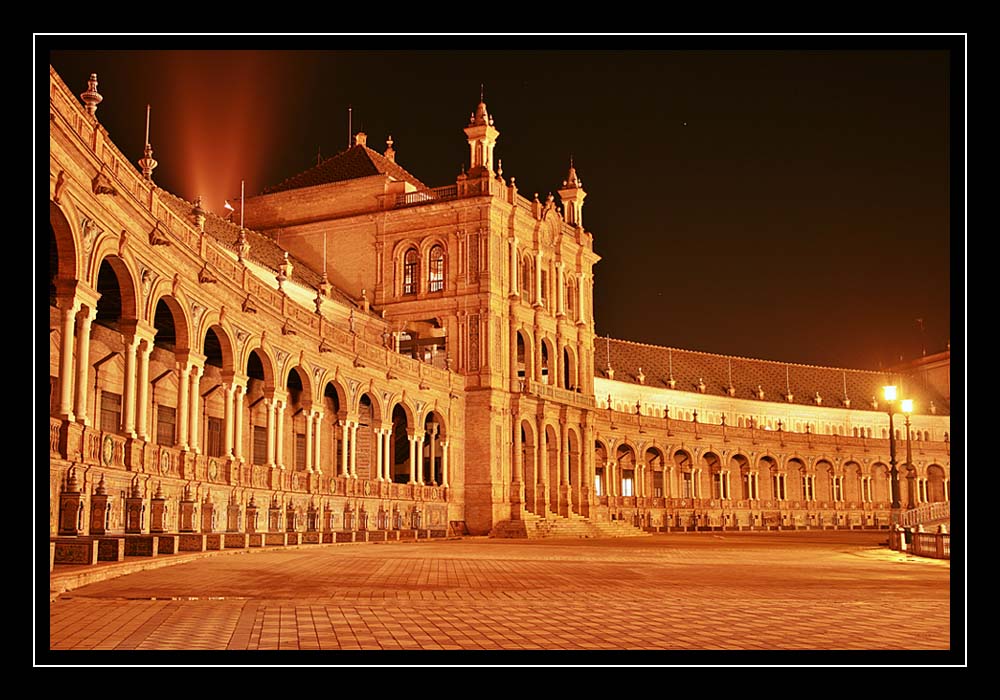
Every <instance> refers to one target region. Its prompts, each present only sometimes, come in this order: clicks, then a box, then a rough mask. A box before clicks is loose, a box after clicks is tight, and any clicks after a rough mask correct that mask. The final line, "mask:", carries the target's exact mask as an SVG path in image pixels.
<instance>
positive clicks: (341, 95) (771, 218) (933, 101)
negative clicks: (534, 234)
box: [38, 37, 965, 369]
mask: <svg viewBox="0 0 1000 700" xmlns="http://www.w3.org/2000/svg"><path fill="white" fill-rule="evenodd" d="M522 39H523V37H522ZM654 39H655V40H652V39H650V38H649V37H646V38H643V39H642V40H641V41H639V40H637V41H623V40H622V39H621V38H616V39H613V40H607V39H602V38H594V37H550V38H549V40H548V41H545V40H541V39H532V40H531V44H532V46H527V45H525V44H526V42H525V41H521V42H519V43H518V44H517V45H519V46H522V48H518V49H510V50H496V49H493V48H491V47H493V46H498V45H500V44H501V42H499V41H498V40H497V39H496V38H490V37H473V38H465V39H457V40H456V39H451V38H449V39H447V40H446V39H443V38H439V37H428V38H421V39H419V40H417V39H414V38H412V37H410V38H407V39H401V40H400V41H398V42H397V41H393V40H392V39H389V38H386V37H382V38H371V39H366V38H361V37H308V38H305V37H303V38H301V40H292V39H290V38H288V37H284V38H278V39H274V38H270V39H262V38H247V39H244V40H241V42H236V41H233V40H232V39H231V38H225V39H223V38H218V37H217V38H215V39H214V40H213V39H211V38H209V39H202V38H199V39H197V40H193V39H191V38H190V37H187V38H185V39H184V40H183V41H180V40H179V41H175V42H174V43H173V44H171V40H170V38H162V37H159V38H149V40H128V39H122V38H121V37H114V38H101V37H85V38H81V39H75V38H72V37H55V38H46V39H44V40H39V48H40V49H48V48H52V49H56V48H57V47H58V48H59V49H60V50H53V51H52V52H51V53H50V54H49V56H48V60H49V61H50V62H51V64H52V65H53V66H54V67H55V69H56V71H57V72H58V73H59V74H60V76H61V77H62V78H63V80H65V81H66V83H67V84H68V85H69V86H70V88H71V89H72V90H73V92H74V93H76V94H79V93H80V92H82V91H83V90H84V89H85V88H86V80H87V76H88V75H89V74H90V73H91V72H96V73H97V74H98V80H99V86H98V91H99V92H100V93H101V94H102V95H103V96H104V101H103V103H102V104H101V105H100V106H99V108H98V112H97V114H98V118H99V119H100V121H101V123H102V124H103V125H104V126H105V127H106V128H107V129H108V131H109V134H110V136H111V138H112V139H113V140H114V141H115V143H116V144H117V145H118V146H119V148H120V149H121V150H122V152H123V153H124V154H125V155H126V156H127V157H128V158H130V159H131V160H132V161H133V162H135V161H136V160H137V159H139V158H140V157H142V146H143V141H144V131H145V115H146V111H145V110H146V104H147V103H149V104H151V105H152V117H151V125H150V132H151V133H150V141H151V143H152V146H153V149H154V153H153V155H154V158H156V159H157V160H158V161H159V167H158V168H157V169H156V170H155V172H154V180H155V181H156V183H157V184H158V185H159V186H161V187H164V188H165V189H168V190H170V191H172V192H174V193H176V194H178V195H180V196H182V197H185V198H187V199H194V197H195V196H197V195H199V194H201V195H203V196H204V197H205V205H206V206H207V207H208V208H210V209H213V210H215V211H219V210H221V206H222V201H219V200H222V199H225V198H226V197H238V196H239V188H240V180H241V179H245V180H246V190H247V194H248V195H249V194H252V193H256V192H259V191H260V190H262V189H263V188H264V187H266V186H268V185H271V184H276V183H277V182H280V181H281V180H283V179H285V178H287V177H289V176H291V175H294V174H296V173H298V172H300V171H302V170H304V169H306V168H308V167H310V166H311V165H314V164H315V162H316V155H317V151H320V152H321V153H322V155H323V157H324V158H325V157H328V156H330V155H333V154H334V153H336V152H338V151H340V150H342V149H344V148H345V147H346V145H347V141H348V106H349V105H350V106H351V108H352V117H353V126H354V131H358V130H359V129H364V131H365V132H367V134H368V145H369V146H370V147H373V148H375V149H376V150H379V151H382V150H384V149H385V140H386V137H387V136H388V135H389V134H391V135H392V137H393V141H394V148H395V150H396V159H397V162H399V163H400V164H401V165H402V166H403V167H405V168H406V169H407V170H409V171H410V172H412V173H413V174H414V175H415V176H417V177H418V178H420V179H421V180H422V181H423V182H425V183H426V184H428V185H430V186H440V185H445V184H450V183H453V182H454V180H455V176H456V175H458V173H459V171H460V168H461V167H462V166H463V165H466V166H467V165H468V146H467V144H466V141H465V135H464V134H463V132H462V128H463V127H464V126H465V125H466V124H467V122H468V119H469V114H470V112H472V111H473V110H474V109H475V106H476V103H477V102H478V101H479V91H480V84H481V83H482V84H483V85H484V88H483V89H484V92H485V101H486V103H487V106H488V107H489V110H490V112H491V114H492V115H493V117H494V119H495V125H496V127H497V128H498V129H499V131H500V138H499V141H498V144H497V149H496V153H497V157H498V158H500V159H501V160H502V161H503V173H504V176H505V177H506V178H507V179H508V180H509V178H510V177H511V176H515V177H516V178H517V184H518V188H519V191H520V192H521V194H523V195H524V196H526V197H528V198H529V199H530V198H531V197H532V195H533V194H534V193H535V192H538V194H539V196H540V197H542V198H543V199H544V197H545V196H546V194H548V193H549V192H553V193H554V192H555V190H556V189H558V187H559V186H560V185H561V182H562V180H563V179H564V178H565V176H566V171H567V169H568V164H569V158H570V156H571V155H572V157H573V159H574V162H575V164H576V167H577V171H578V173H579V176H580V178H581V179H582V180H583V183H584V188H585V189H586V191H587V193H588V196H587V202H586V205H585V207H584V224H585V227H586V228H587V230H589V231H590V232H592V233H593V234H594V248H595V250H596V251H597V252H598V254H600V255H601V256H602V258H603V259H602V260H601V262H599V263H598V265H597V266H596V268H595V275H596V280H595V284H596V290H595V295H594V296H595V302H594V303H595V316H596V328H597V332H598V333H599V334H601V335H606V334H610V335H611V336H612V337H616V338H624V339H628V340H635V341H639V342H646V343H652V344H658V345H671V346H674V347H682V348H687V349H692V350H702V351H706V352H716V353H724V354H734V355H740V356H748V357H759V358H764V359H773V360H783V361H790V362H802V363H807V364H819V365H833V366H846V367H857V368H866V369H876V368H878V367H879V366H880V364H882V365H886V364H889V363H890V362H892V361H896V360H898V359H899V357H900V356H904V357H905V358H907V359H910V358H913V357H918V356H919V355H920V353H921V348H922V347H925V348H926V349H927V352H928V353H931V352H936V351H938V350H942V349H944V348H945V346H946V344H947V343H948V342H949V341H950V340H951V339H952V338H951V315H952V313H951V312H952V305H953V303H954V304H955V305H956V309H958V310H960V313H962V314H964V288H965V283H964V276H963V275H964V273H963V270H964V264H965V260H964V240H965V230H964V225H963V224H962V221H963V218H962V216H961V214H962V213H963V210H962V209H961V208H959V209H957V210H955V211H952V210H951V209H950V207H949V197H950V192H949V189H950V188H953V187H956V186H958V187H959V189H957V190H955V192H954V195H955V197H954V200H952V201H955V202H956V204H957V205H958V206H959V207H961V206H962V205H963V202H964V185H963V184H962V183H963V182H964V180H958V179H957V178H956V179H953V176H954V175H956V174H957V175H962V176H963V177H964V175H963V174H964V123H965V119H964V112H962V111H961V109H962V108H963V105H964V92H963V91H964V77H962V74H961V73H958V74H957V75H958V76H959V79H958V80H956V79H955V76H956V73H954V72H953V70H954V69H955V68H956V61H957V66H959V67H960V66H961V65H962V64H963V63H964V51H963V43H962V38H961V37H950V38H933V37H913V38H910V39H906V38H903V39H900V38H899V37H890V38H882V39H880V38H877V37H866V38H864V39H859V38H854V40H850V38H848V39H838V38H835V37H800V38H798V39H791V40H790V39H788V38H787V37H783V38H780V39H779V38H771V39H768V38H756V37H743V38H735V37H716V38H702V37H655V38H654ZM151 42H153V43H154V45H155V48H156V49H157V50H155V51H133V50H129V49H132V48H134V47H140V46H148V45H149V44H150V43H151ZM374 44H378V45H382V46H401V45H402V46H403V48H404V49H405V50H394V51H370V50H361V47H363V46H365V45H368V46H370V45H374ZM105 46H107V47H109V48H113V49H116V50H113V51H103V50H100V51H99V50H94V49H99V48H103V47H105ZM442 46H446V47H448V48H447V50H446V49H444V48H439V47H442ZM75 47H76V48H85V50H68V49H72V48H75ZM173 47H183V50H180V49H174V48H173ZM261 47H264V48H266V49H267V50H263V51H262V50H253V51H250V50H238V49H249V48H254V49H260V48H261ZM533 47H537V48H534V50H532V49H533ZM553 47H554V48H553ZM64 49H65V50H64ZM202 49H216V50H208V51H203V50H202ZM287 49H297V50H294V51H289V50H287ZM306 49H308V50H306ZM949 49H953V50H954V52H949ZM38 55H39V59H38V60H39V66H38V67H39V69H40V70H39V75H40V79H41V80H44V62H45V60H46V56H45V51H44V50H41V51H40V52H39V54H38ZM43 85H44V83H43ZM41 94H42V95H43V96H44V94H45V93H44V89H43V90H42V92H41ZM956 109H957V110H958V114H956ZM956 117H958V119H957V120H956ZM956 166H957V169H956ZM953 216H954V217H956V218H955V219H953ZM953 220H954V221H957V223H958V225H960V226H962V228H961V229H960V230H956V231H955V232H954V233H955V235H956V239H957V245H955V246H953V244H952V239H951V234H952V231H951V228H952V225H953ZM953 258H954V259H953ZM953 265H955V266H956V267H957V268H958V276H957V279H955V280H953V279H952V276H951V272H952V266H953ZM953 283H954V284H955V285H956V286H955V287H954V288H953ZM953 296H955V297H957V298H956V299H953ZM918 318H920V319H923V327H924V332H923V335H921V331H920V328H919V327H918V323H917V319H918ZM958 320H959V321H960V322H961V321H962V318H959V319H958Z"/></svg>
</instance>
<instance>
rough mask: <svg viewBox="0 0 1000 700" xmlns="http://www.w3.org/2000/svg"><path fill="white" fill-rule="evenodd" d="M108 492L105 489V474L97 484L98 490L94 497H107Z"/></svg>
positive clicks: (96, 489)
mask: <svg viewBox="0 0 1000 700" xmlns="http://www.w3.org/2000/svg"><path fill="white" fill-rule="evenodd" d="M107 493H108V491H107V489H105V488H104V474H101V480H100V481H98V482H97V488H95V489H94V495H96V496H105V495H107Z"/></svg>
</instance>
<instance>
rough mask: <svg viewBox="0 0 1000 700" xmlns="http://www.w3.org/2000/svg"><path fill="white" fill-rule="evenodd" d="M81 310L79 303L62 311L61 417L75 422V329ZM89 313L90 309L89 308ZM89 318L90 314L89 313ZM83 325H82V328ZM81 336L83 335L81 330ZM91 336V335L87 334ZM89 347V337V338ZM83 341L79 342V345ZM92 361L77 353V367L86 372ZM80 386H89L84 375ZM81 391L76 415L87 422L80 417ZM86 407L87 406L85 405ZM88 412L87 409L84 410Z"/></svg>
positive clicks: (78, 382) (78, 391) (60, 359)
mask: <svg viewBox="0 0 1000 700" xmlns="http://www.w3.org/2000/svg"><path fill="white" fill-rule="evenodd" d="M78 310H80V305H79V304H78V303H75V302H74V303H73V304H72V305H71V306H69V308H64V309H63V310H62V337H61V338H60V351H59V352H60V356H59V417H60V418H64V419H66V420H73V419H74V417H73V328H74V327H75V326H76V312H77V311H78ZM88 311H89V308H88ZM88 316H89V313H88ZM82 325H83V324H81V326H82ZM80 335H81V336H82V335H83V331H82V330H81V332H80ZM87 335H88V336H89V335H90V334H89V333H87ZM87 342H88V345H89V337H88V341H87ZM80 343H81V339H78V340H77V344H78V346H79V344H80ZM88 364H90V360H89V359H88V358H87V355H85V354H83V352H82V351H77V367H78V368H79V367H83V368H84V371H85V370H86V367H87V365H88ZM77 385H78V386H86V385H87V377H86V374H84V379H83V381H82V382H80V381H79V380H78V381H77ZM80 393H81V392H80V390H79V389H78V390H77V399H76V407H77V408H76V414H77V417H78V419H79V420H80V421H81V422H86V418H85V417H80ZM84 406H86V404H84ZM84 410H85V411H86V409H84Z"/></svg>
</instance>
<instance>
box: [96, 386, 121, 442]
mask: <svg viewBox="0 0 1000 700" xmlns="http://www.w3.org/2000/svg"><path fill="white" fill-rule="evenodd" d="M121 425H122V395H121V394H112V393H111V392H110V391H102V392H101V430H103V431H104V432H106V433H117V432H118V431H119V430H120V429H121Z"/></svg>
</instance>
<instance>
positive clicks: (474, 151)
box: [465, 92, 500, 177]
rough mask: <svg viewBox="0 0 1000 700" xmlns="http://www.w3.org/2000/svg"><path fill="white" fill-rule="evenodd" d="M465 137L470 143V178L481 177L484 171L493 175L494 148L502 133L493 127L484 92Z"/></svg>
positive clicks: (480, 96) (471, 117)
mask: <svg viewBox="0 0 1000 700" xmlns="http://www.w3.org/2000/svg"><path fill="white" fill-rule="evenodd" d="M465 135H466V137H467V138H468V141H469V176H470V177H475V176H477V175H481V174H482V172H483V170H485V171H486V172H488V173H489V174H491V175H492V174H493V147H494V146H495V145H496V142H497V139H498V138H499V137H500V132H499V131H497V129H496V127H494V126H493V117H491V116H490V113H489V111H487V109H486V103H485V102H483V96H482V92H480V94H479V104H478V105H477V106H476V111H475V112H473V113H472V115H471V116H470V117H469V125H468V126H467V127H465Z"/></svg>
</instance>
